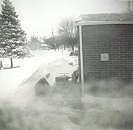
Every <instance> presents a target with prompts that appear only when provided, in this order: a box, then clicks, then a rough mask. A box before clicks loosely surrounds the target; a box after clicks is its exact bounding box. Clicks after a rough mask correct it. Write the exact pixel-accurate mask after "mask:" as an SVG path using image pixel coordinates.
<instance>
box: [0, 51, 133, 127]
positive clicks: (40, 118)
mask: <svg viewBox="0 0 133 130" xmlns="http://www.w3.org/2000/svg"><path fill="white" fill-rule="evenodd" d="M62 58H64V59H65V60H66V61H68V62H69V63H71V62H73V61H74V60H73V58H74V57H69V56H68V54H67V52H66V53H64V54H63V55H62V53H61V52H55V51H47V52H36V53H35V56H34V57H32V58H25V59H23V60H22V59H20V60H17V61H14V63H15V64H16V65H17V66H20V67H18V68H14V69H5V70H0V89H1V91H0V98H1V102H0V124H1V126H3V128H2V129H6V130H29V129H32V130H37V129H38V130H75V129H76V130H99V129H100V130H129V129H133V111H132V108H133V98H132V97H133V96H132V92H133V89H132V88H131V86H132V85H131V86H129V87H128V86H125V87H122V86H121V85H118V84H117V83H116V84H115V83H114V82H113V83H108V82H107V83H97V84H93V85H91V84H88V85H87V86H86V96H84V97H82V98H81V96H80V89H81V86H80V85H78V84H77V85H75V84H74V83H71V82H68V83H67V82H66V83H65V82H64V83H63V84H61V85H58V84H57V85H56V86H54V87H52V88H49V90H50V91H49V93H48V95H45V96H43V97H37V96H35V95H34V93H33V88H32V85H34V82H35V77H36V78H38V77H39V76H40V74H42V73H40V72H43V71H42V68H44V73H45V65H46V66H47V65H49V64H50V63H52V64H53V65H59V64H60V62H59V61H61V63H63V65H64V64H65V63H64V60H60V59H62ZM58 60H59V61H58ZM55 61H56V62H55ZM57 61H58V62H57ZM75 64H76V62H75V61H74V63H73V65H74V66H75ZM63 69H64V68H63ZM54 70H56V69H54ZM51 71H52V70H51ZM38 72H39V73H38ZM44 73H43V74H44ZM33 75H34V76H33ZM32 76H33V77H34V78H29V77H32ZM117 85H118V86H117ZM18 86H19V87H18ZM90 86H91V87H90ZM114 88H115V89H114ZM120 88H121V89H120ZM3 98H4V99H3Z"/></svg>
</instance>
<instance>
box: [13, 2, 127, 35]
mask: <svg viewBox="0 0 133 130" xmlns="http://www.w3.org/2000/svg"><path fill="white" fill-rule="evenodd" d="M125 1H126V0H12V2H13V5H14V6H15V8H16V12H17V13H18V14H19V18H20V20H21V25H22V27H23V29H24V30H25V31H26V33H27V34H28V35H38V36H48V35H50V34H51V31H52V29H54V30H56V28H57V25H58V24H59V22H60V21H61V19H62V18H64V17H70V16H74V17H76V16H79V15H80V14H88V13H106V12H121V11H125V10H126V9H127V4H126V2H125Z"/></svg>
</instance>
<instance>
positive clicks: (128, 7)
mask: <svg viewBox="0 0 133 130" xmlns="http://www.w3.org/2000/svg"><path fill="white" fill-rule="evenodd" d="M127 2H128V3H127V4H128V5H127V10H128V12H131V0H128V1H127Z"/></svg>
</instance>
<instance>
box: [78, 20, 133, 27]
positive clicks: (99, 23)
mask: <svg viewBox="0 0 133 130" xmlns="http://www.w3.org/2000/svg"><path fill="white" fill-rule="evenodd" d="M108 24H110V25H111V24H133V21H80V22H79V21H78V22H76V25H77V26H82V25H108Z"/></svg>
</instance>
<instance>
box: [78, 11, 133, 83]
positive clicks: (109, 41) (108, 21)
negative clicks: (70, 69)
mask: <svg viewBox="0 0 133 130" xmlns="http://www.w3.org/2000/svg"><path fill="white" fill-rule="evenodd" d="M77 26H78V30H79V39H80V40H79V41H80V58H79V62H80V63H79V64H80V72H81V81H82V84H84V82H85V81H88V80H106V79H121V80H125V81H128V80H130V81H131V80H133V13H127V14H89V15H82V16H81V17H80V19H79V20H78V21H77Z"/></svg>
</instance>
